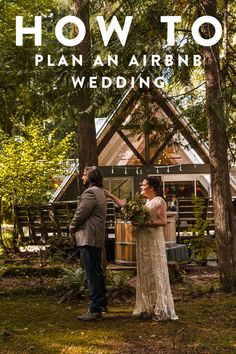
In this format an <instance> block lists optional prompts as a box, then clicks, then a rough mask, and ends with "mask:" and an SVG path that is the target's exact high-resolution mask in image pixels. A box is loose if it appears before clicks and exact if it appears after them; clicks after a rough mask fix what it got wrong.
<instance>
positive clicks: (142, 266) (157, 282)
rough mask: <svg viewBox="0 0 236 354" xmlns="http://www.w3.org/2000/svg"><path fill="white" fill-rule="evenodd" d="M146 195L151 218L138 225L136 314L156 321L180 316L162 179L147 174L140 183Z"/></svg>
mask: <svg viewBox="0 0 236 354" xmlns="http://www.w3.org/2000/svg"><path fill="white" fill-rule="evenodd" d="M105 194H106V196H107V197H110V198H111V199H113V201H114V202H115V203H117V204H118V205H120V206H123V205H124V203H125V202H124V201H122V200H120V199H118V198H117V197H115V196H114V195H112V194H111V193H110V192H107V191H106V193H105ZM141 195H142V196H144V197H146V198H147V202H146V208H147V210H148V214H149V216H148V220H147V222H146V223H145V224H144V225H136V226H135V235H136V258H137V285H136V303H135V308H134V312H133V314H134V315H136V316H140V317H141V318H150V319H152V320H154V321H166V320H177V319H178V317H177V316H176V314H175V309H174V302H173V297H172V293H171V288H170V281H169V273H168V266H167V258H166V250H165V240H164V234H163V226H165V225H166V223H167V212H166V203H165V200H164V199H163V197H162V192H161V184H160V180H159V179H158V178H157V177H152V176H151V177H147V178H145V179H144V180H143V182H142V184H141Z"/></svg>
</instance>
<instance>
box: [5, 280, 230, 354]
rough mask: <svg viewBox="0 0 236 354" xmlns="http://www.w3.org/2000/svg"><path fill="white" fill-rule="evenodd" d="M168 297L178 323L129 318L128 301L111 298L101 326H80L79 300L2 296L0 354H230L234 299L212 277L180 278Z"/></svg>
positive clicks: (82, 307)
mask: <svg viewBox="0 0 236 354" xmlns="http://www.w3.org/2000/svg"><path fill="white" fill-rule="evenodd" d="M2 286H3V285H2ZM31 286H33V285H32V283H31ZM0 288H1V284H0ZM173 293H174V297H175V304H176V312H177V314H178V316H179V321H177V322H162V323H156V322H152V321H144V320H140V319H138V318H134V317H133V316H132V309H133V306H134V298H129V299H126V300H124V299H120V298H113V300H112V302H111V303H110V306H109V313H107V314H106V315H105V316H104V318H103V319H102V320H101V321H99V322H95V323H83V322H79V321H77V320H76V317H77V316H78V314H80V313H82V312H84V311H86V300H85V299H84V300H83V301H82V302H80V303H75V302H73V303H69V304H68V303H67V304H60V303H58V298H57V297H56V296H55V295H54V296H45V295H42V294H37V295H27V296H21V295H20V294H18V295H17V296H16V295H10V296H5V297H2V298H1V300H0V342H1V343H0V348H1V349H0V353H1V354H6V353H7V354H9V353H27V354H28V353H34V354H37V353H40V354H54V353H66V354H80V353H81V354H85V353H88V354H89V353H96V354H98V353H99V354H100V353H101V354H103V353H104V354H106V353H107V354H108V353H109V354H110V353H122V354H126V353H131V354H132V353H138V354H140V353H141V354H146V353H147V354H148V353H158V354H162V353H163V354H164V353H165V354H169V353H170V354H171V353H176V354H185V353H186V354H187V353H188V354H191V353H209V354H215V353H217V354H221V353H232V354H233V353H236V336H235V332H236V324H235V317H236V316H235V315H236V297H235V294H225V293H223V292H221V291H220V289H219V285H218V277H217V274H207V273H206V274H205V273H200V274H198V273H197V274H190V275H186V276H185V277H184V281H183V282H182V283H178V284H175V285H173Z"/></svg>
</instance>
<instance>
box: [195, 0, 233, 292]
mask: <svg viewBox="0 0 236 354" xmlns="http://www.w3.org/2000/svg"><path fill="white" fill-rule="evenodd" d="M201 5H202V15H209V16H213V17H216V0H201ZM203 33H204V37H205V38H211V37H212V36H213V35H214V29H213V27H212V26H210V25H209V24H206V25H204V26H203ZM203 51H204V59H205V76H206V116H207V123H208V139H209V153H210V169H211V179H212V195H213V206H214V217H215V235H216V242H217V254H218V261H219V267H220V277H221V282H222V285H223V287H224V289H225V290H227V291H231V290H235V289H236V216H235V212H234V208H233V204H232V199H231V191H230V178H229V167H228V157H227V136H226V122H225V116H224V101H223V96H222V80H221V73H220V60H219V46H218V44H215V45H214V46H212V47H204V49H203Z"/></svg>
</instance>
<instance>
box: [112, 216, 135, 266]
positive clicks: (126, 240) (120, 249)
mask: <svg viewBox="0 0 236 354" xmlns="http://www.w3.org/2000/svg"><path fill="white" fill-rule="evenodd" d="M115 235H116V238H115V262H116V263H117V264H124V265H130V266H133V265H136V242H135V233H134V228H133V226H132V224H131V223H127V222H124V221H121V219H116V224H115Z"/></svg>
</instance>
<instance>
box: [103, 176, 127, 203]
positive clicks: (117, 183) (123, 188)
mask: <svg viewBox="0 0 236 354" xmlns="http://www.w3.org/2000/svg"><path fill="white" fill-rule="evenodd" d="M103 182H104V183H103V184H104V188H105V189H108V190H109V191H110V192H111V193H113V194H114V195H115V196H117V197H118V198H121V199H126V200H127V199H132V197H133V194H134V186H133V177H110V178H107V177H106V178H104V181H103Z"/></svg>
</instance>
